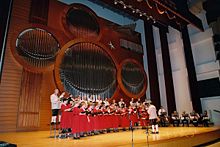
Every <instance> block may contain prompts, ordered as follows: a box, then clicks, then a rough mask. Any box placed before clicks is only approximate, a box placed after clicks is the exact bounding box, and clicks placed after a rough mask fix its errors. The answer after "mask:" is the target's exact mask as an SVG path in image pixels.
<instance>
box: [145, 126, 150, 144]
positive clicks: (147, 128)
mask: <svg viewBox="0 0 220 147" xmlns="http://www.w3.org/2000/svg"><path fill="white" fill-rule="evenodd" d="M146 134H147V146H148V147H149V138H148V136H149V125H148V124H147V126H146Z"/></svg>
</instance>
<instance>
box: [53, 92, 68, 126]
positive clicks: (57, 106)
mask: <svg viewBox="0 0 220 147" xmlns="http://www.w3.org/2000/svg"><path fill="white" fill-rule="evenodd" d="M58 94H59V90H58V89H55V90H54V93H53V94H51V95H50V102H51V110H52V118H51V124H55V123H56V120H57V116H58V114H59V110H60V107H61V106H60V104H61V101H60V100H61V98H63V96H64V95H65V93H64V92H63V93H62V94H61V95H60V96H58ZM60 120H61V115H60V114H59V119H58V122H60Z"/></svg>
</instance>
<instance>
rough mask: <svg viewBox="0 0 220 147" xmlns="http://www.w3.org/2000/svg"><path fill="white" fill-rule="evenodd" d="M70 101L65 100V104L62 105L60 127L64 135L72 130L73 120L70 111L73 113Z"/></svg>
mask: <svg viewBox="0 0 220 147" xmlns="http://www.w3.org/2000/svg"><path fill="white" fill-rule="evenodd" d="M69 101H70V100H68V99H63V103H62V105H61V109H60V110H61V112H62V113H61V124H60V127H61V128H62V133H67V132H68V130H70V128H71V120H70V119H71V118H70V117H69V115H68V114H69V113H68V112H70V111H72V107H71V104H69Z"/></svg>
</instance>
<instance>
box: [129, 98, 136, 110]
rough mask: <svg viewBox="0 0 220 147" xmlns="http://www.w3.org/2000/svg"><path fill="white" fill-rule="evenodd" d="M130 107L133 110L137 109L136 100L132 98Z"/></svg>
mask: <svg viewBox="0 0 220 147" xmlns="http://www.w3.org/2000/svg"><path fill="white" fill-rule="evenodd" d="M130 106H131V107H132V108H135V107H136V103H135V102H134V98H131V101H130Z"/></svg>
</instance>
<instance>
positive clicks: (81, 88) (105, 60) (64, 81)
mask: <svg viewBox="0 0 220 147" xmlns="http://www.w3.org/2000/svg"><path fill="white" fill-rule="evenodd" d="M48 5H49V6H48V7H49V9H48V18H47V23H43V24H38V23H37V22H36V23H28V24H27V25H25V27H20V28H19V29H18V30H16V33H15V34H16V35H14V37H13V38H12V41H11V45H12V47H11V52H12V54H13V55H14V58H15V59H16V61H17V62H18V63H19V64H20V65H22V67H23V68H24V69H25V70H28V71H30V72H32V73H42V74H44V73H46V72H53V74H52V75H53V77H51V79H53V80H54V83H55V85H54V87H58V88H59V89H60V91H67V92H69V93H70V94H72V95H74V96H78V95H81V96H90V95H95V96H98V95H100V96H101V97H102V98H110V99H111V98H114V99H116V100H117V99H120V98H121V97H123V98H124V99H125V101H126V102H128V101H129V100H130V98H131V97H133V98H141V97H144V96H145V92H146V89H147V77H146V73H145V71H144V69H143V48H142V45H141V36H140V34H139V33H137V32H135V31H133V30H132V29H130V28H129V27H127V26H120V25H118V24H115V23H113V22H110V21H108V20H105V19H104V18H101V17H99V16H97V15H96V14H95V12H93V11H92V10H91V9H90V8H88V7H86V6H84V5H81V4H73V5H65V4H63V3H60V2H58V1H52V0H51V1H49V4H48ZM33 7H34V6H32V8H33ZM34 13H36V12H32V13H31V14H32V15H33V14H34ZM36 14H37V13H36ZM34 18H38V19H40V18H39V17H34ZM42 91H47V90H46V89H42ZM50 93H52V91H50Z"/></svg>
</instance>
